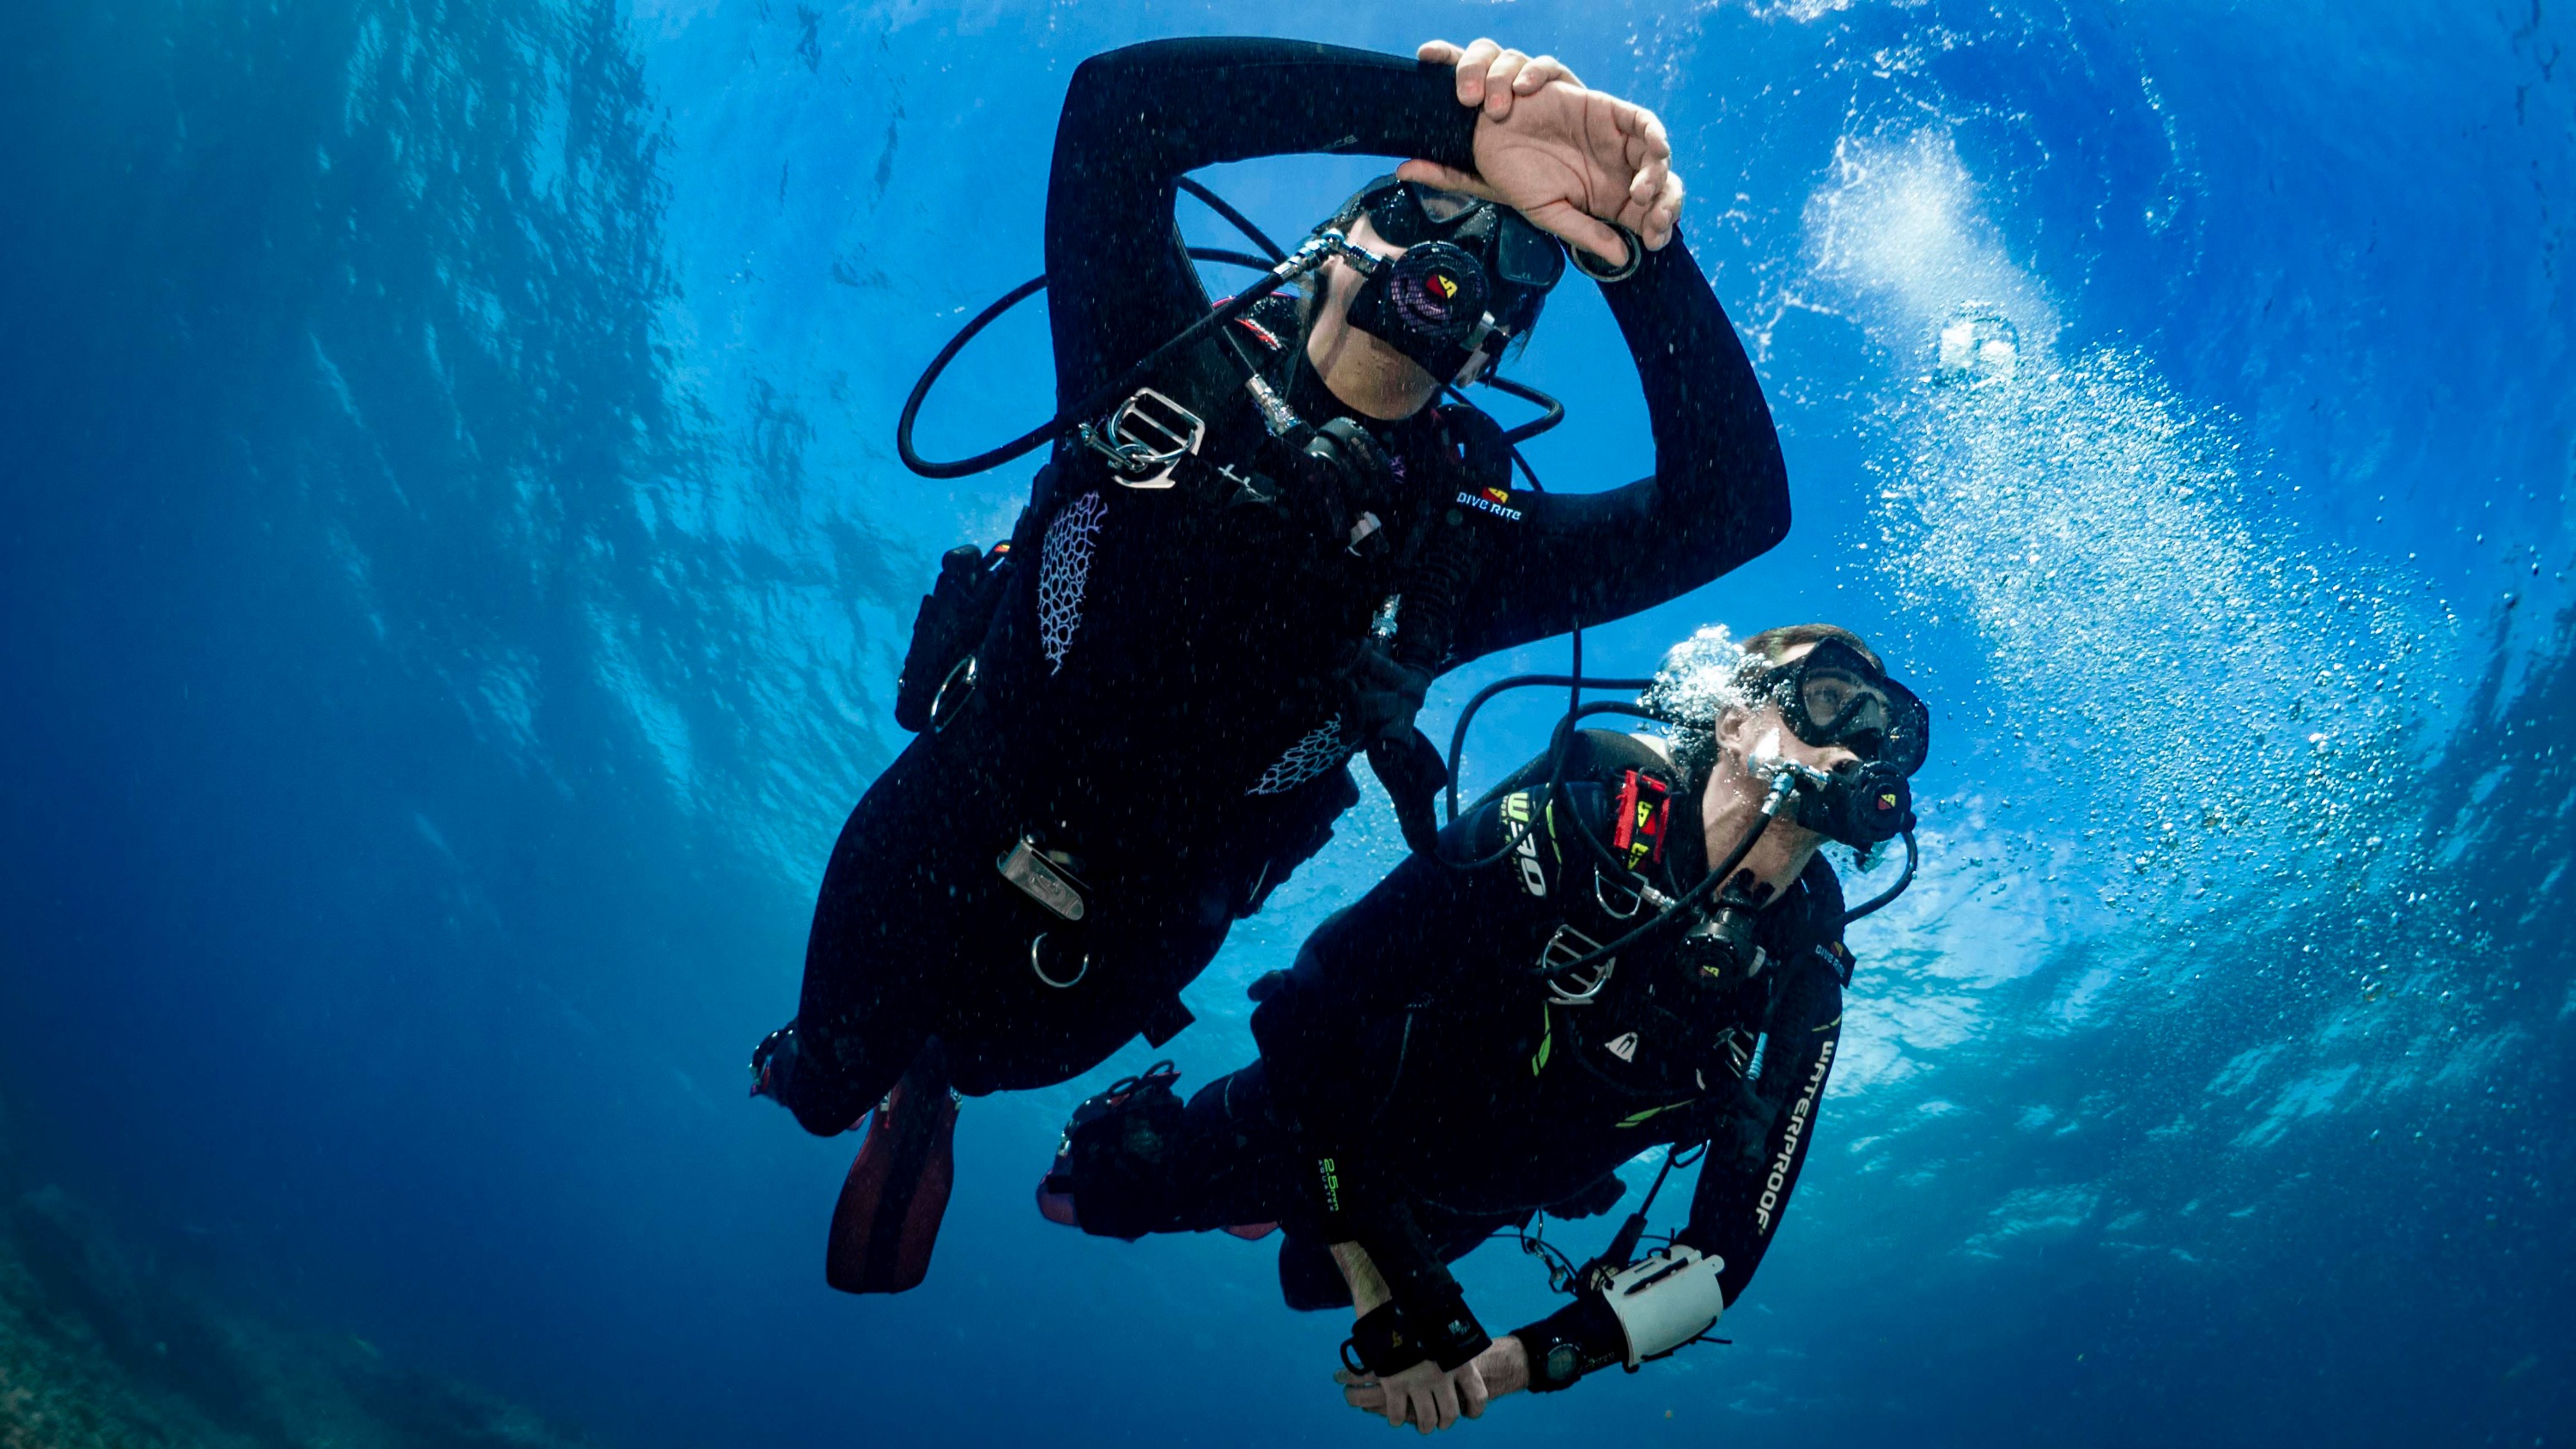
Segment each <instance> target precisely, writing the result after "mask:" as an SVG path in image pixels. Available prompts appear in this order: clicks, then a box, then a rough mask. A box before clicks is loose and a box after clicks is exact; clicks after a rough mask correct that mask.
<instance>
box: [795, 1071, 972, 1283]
mask: <svg viewBox="0 0 2576 1449" xmlns="http://www.w3.org/2000/svg"><path fill="white" fill-rule="evenodd" d="M956 1136H957V1098H956V1097H955V1096H954V1095H952V1094H951V1093H950V1092H949V1090H948V1059H947V1053H945V1052H944V1051H942V1050H941V1049H940V1045H939V1043H938V1042H936V1041H933V1042H931V1043H930V1044H928V1045H927V1046H925V1047H923V1048H922V1052H921V1055H920V1056H919V1057H918V1058H916V1059H915V1060H914V1061H913V1064H912V1067H911V1069H910V1070H908V1071H906V1072H905V1073H904V1074H903V1080H902V1081H900V1082H897V1083H895V1086H894V1090H893V1091H891V1092H888V1093H886V1097H885V1100H884V1101H883V1102H881V1103H879V1104H878V1105H877V1110H876V1113H875V1115H873V1116H872V1117H870V1118H869V1119H868V1135H867V1140H866V1141H864V1142H862V1143H860V1144H859V1155H858V1156H857V1157H856V1158H854V1159H852V1161H851V1163H850V1175H849V1176H848V1177H847V1178H845V1179H843V1181H842V1183H841V1200H840V1201H839V1202H838V1203H836V1204H835V1205H834V1206H833V1208H832V1237H831V1242H830V1245H829V1247H828V1248H827V1249H826V1251H825V1253H824V1259H823V1281H825V1282H827V1283H829V1284H831V1285H832V1286H833V1287H835V1288H838V1289H840V1290H841V1291H842V1292H844V1293H901V1292H904V1291H906V1290H908V1289H911V1288H915V1287H918V1286H920V1283H921V1280H922V1279H923V1277H925V1276H926V1275H928V1273H929V1272H930V1250H931V1248H932V1247H933V1246H935V1245H936V1244H937V1243H938V1241H939V1220H940V1218H941V1217H942V1216H943V1215H944V1214H946V1212H947V1211H948V1190H949V1187H950V1185H951V1184H952V1183H953V1181H954V1180H955V1177H956V1163H955V1161H954V1158H953V1155H952V1153H953V1149H954V1146H955V1142H956Z"/></svg>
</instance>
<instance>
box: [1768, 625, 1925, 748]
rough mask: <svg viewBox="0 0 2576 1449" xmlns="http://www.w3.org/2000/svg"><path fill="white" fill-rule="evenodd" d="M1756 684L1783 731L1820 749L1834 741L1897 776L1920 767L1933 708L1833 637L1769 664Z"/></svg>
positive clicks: (1834, 743)
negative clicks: (1783, 724)
mask: <svg viewBox="0 0 2576 1449" xmlns="http://www.w3.org/2000/svg"><path fill="white" fill-rule="evenodd" d="M1763 684H1764V687H1765V690H1766V692H1767V693H1768V695H1769V697H1770V699H1771V701H1772V702H1773V703H1775V704H1777V705H1779V706H1780V715H1781V718H1782V719H1783V720H1785V721H1786V722H1787V723H1788V726H1789V733H1791V734H1793V735H1796V736H1797V737H1798V738H1799V739H1800V740H1802V741H1804V742H1805V743H1807V744H1810V745H1813V746H1816V747H1817V748H1819V749H1821V748H1823V747H1825V746H1827V745H1840V746H1842V747H1843V748H1844V749H1847V750H1849V751H1851V752H1852V753H1853V754H1855V755H1858V756H1859V757H1860V758H1861V761H1862V763H1864V764H1874V765H1883V766H1885V767H1887V769H1888V770H1889V771H1890V772H1891V773H1893V774H1895V775H1896V776H1898V777H1900V778H1902V777H1905V776H1910V775H1912V774H1913V773H1914V772H1915V771H1917V770H1919V769H1922V768H1923V760H1924V757H1925V756H1926V755H1928V754H1929V753H1930V752H1931V748H1932V712H1931V711H1930V710H1928V709H1925V708H1924V707H1923V701H1922V700H1920V699H1918V698H1916V697H1915V694H1914V691H1912V690H1910V689H1907V688H1906V687H1905V686H1904V685H1901V684H1899V683H1897V682H1896V681H1895V680H1893V679H1890V678H1888V677H1887V674H1886V671H1884V670H1882V669H1880V668H1878V667H1877V666H1876V665H1874V664H1871V663H1870V662H1869V660H1868V659H1867V658H1866V657H1865V656H1863V655H1862V654H1861V652H1860V651H1859V650H1857V649H1854V648H1852V647H1851V646H1850V645H1848V644H1845V643H1844V642H1842V641H1841V640H1839V639H1826V640H1822V641H1820V642H1818V643H1817V645H1816V646H1815V647H1814V648H1812V649H1810V650H1808V651H1807V652H1806V653H1805V654H1802V655H1800V656H1799V657H1798V658H1796V659H1793V660H1791V661H1790V662H1789V663H1787V664H1782V665H1777V666H1774V667H1772V668H1771V669H1770V670H1768V671H1766V673H1765V675H1764V677H1763Z"/></svg>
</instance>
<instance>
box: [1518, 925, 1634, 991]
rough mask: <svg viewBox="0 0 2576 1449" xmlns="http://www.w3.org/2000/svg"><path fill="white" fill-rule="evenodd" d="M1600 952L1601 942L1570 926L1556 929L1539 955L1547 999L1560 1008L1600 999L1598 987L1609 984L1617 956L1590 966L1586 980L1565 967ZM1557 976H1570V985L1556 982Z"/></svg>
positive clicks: (1617, 965)
mask: <svg viewBox="0 0 2576 1449" xmlns="http://www.w3.org/2000/svg"><path fill="white" fill-rule="evenodd" d="M1600 949H1601V943H1600V942H1598V941H1595V940H1593V939H1592V938H1591V937H1589V936H1587V935H1585V934H1583V933H1582V932H1581V931H1578V930H1576V929H1574V928H1573V927H1572V926H1559V927H1557V928H1556V934H1555V935H1553V936H1550V937H1548V938H1547V944H1546V945H1545V946H1543V947H1541V948H1539V953H1538V965H1539V971H1540V973H1541V974H1543V975H1544V976H1546V978H1547V999H1548V1000H1550V1001H1552V1002H1554V1003H1556V1004H1557V1005H1559V1006H1583V1005H1586V1004H1588V1003H1589V1002H1590V1001H1591V1000H1592V998H1594V997H1596V996H1599V995H1600V994H1601V988H1602V987H1604V986H1607V985H1609V984H1610V973H1611V972H1613V971H1616V970H1618V969H1619V958H1618V957H1616V956H1613V957H1611V958H1610V959H1609V960H1607V961H1604V962H1601V963H1600V964H1599V965H1597V966H1595V967H1593V968H1592V974H1591V975H1590V976H1589V977H1585V976H1583V975H1582V973H1580V972H1577V971H1569V970H1568V969H1567V968H1568V967H1571V966H1572V965H1573V964H1574V963H1575V962H1577V961H1580V960H1582V959H1583V958H1584V957H1586V956H1589V955H1591V954H1592V953H1593V952H1595V951H1598V950H1600ZM1560 974H1563V975H1566V976H1570V977H1572V978H1573V983H1572V984H1570V985H1569V984H1568V983H1566V982H1563V981H1559V980H1558V979H1557V977H1558V976H1559V975H1560Z"/></svg>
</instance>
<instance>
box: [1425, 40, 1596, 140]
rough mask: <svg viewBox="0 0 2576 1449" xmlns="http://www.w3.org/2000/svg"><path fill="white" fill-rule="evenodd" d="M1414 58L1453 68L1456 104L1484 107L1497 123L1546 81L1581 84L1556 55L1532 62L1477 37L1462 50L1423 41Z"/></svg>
mask: <svg viewBox="0 0 2576 1449" xmlns="http://www.w3.org/2000/svg"><path fill="white" fill-rule="evenodd" d="M1413 56H1414V59H1416V60H1419V61H1422V62H1424V63H1425V64H1429V65H1452V66H1456V67H1457V68H1458V104H1460V105H1462V106H1483V107H1484V108H1485V114H1486V115H1489V116H1491V117H1493V118H1494V119H1495V120H1497V121H1499V120H1502V119H1504V118H1506V117H1508V116H1510V115H1511V113H1512V101H1513V100H1514V99H1515V98H1516V97H1519V96H1526V95H1530V94H1533V93H1534V92H1536V91H1537V90H1538V88H1539V87H1541V86H1543V85H1546V84H1547V83H1548V82H1549V81H1564V82H1565V83H1566V84H1568V85H1577V86H1579V85H1581V84H1583V82H1582V81H1580V80H1577V79H1576V78H1575V75H1574V72H1573V71H1571V70H1568V69H1566V67H1565V62H1563V61H1561V60H1558V59H1557V58H1556V57H1555V56H1552V55H1542V56H1538V57H1536V58H1535V59H1533V58H1532V57H1531V56H1529V55H1528V54H1526V53H1524V52H1522V51H1517V50H1510V49H1506V48H1505V47H1504V45H1503V44H1502V42H1500V41H1497V40H1486V39H1483V38H1479V39H1477V40H1476V41H1475V42H1474V43H1473V44H1470V45H1468V46H1466V47H1464V48H1463V49H1462V48H1460V47H1459V46H1457V45H1455V44H1452V43H1451V42H1449V41H1446V40H1426V41H1424V42H1422V47H1421V48H1420V49H1419V50H1416V51H1415V52H1414V53H1413Z"/></svg>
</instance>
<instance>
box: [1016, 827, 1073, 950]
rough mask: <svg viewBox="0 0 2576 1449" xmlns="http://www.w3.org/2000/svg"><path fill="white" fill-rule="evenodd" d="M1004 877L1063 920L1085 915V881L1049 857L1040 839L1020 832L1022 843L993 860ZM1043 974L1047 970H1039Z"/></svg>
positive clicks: (1071, 919) (1022, 892)
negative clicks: (1083, 895) (1040, 847)
mask: <svg viewBox="0 0 2576 1449" xmlns="http://www.w3.org/2000/svg"><path fill="white" fill-rule="evenodd" d="M994 869H996V870H999V871H1000V872H1001V873H1002V879H1004V880H1006V881H1009V882H1010V883H1011V884H1013V885H1015V886H1018V887H1019V888H1020V893H1021V894H1022V895H1025V896H1027V897H1028V898H1029V899H1030V900H1033V901H1035V902H1037V903H1038V904H1039V905H1040V906H1043V907H1045V908H1046V910H1047V911H1048V913H1049V914H1051V915H1053V916H1055V917H1056V918H1057V919H1059V920H1063V921H1079V920H1081V919H1082V915H1083V909H1084V907H1083V899H1082V884H1081V882H1079V881H1077V880H1075V879H1074V878H1073V876H1072V874H1071V873H1069V872H1068V871H1066V870H1065V868H1064V867H1062V866H1060V865H1058V864H1056V863H1055V862H1054V861H1052V860H1049V859H1047V857H1046V854H1045V853H1044V852H1043V851H1040V850H1039V849H1038V846H1037V842H1036V841H1035V840H1034V839H1032V838H1030V837H1028V836H1025V835H1023V836H1021V837H1020V839H1019V843H1018V844H1016V845H1014V846H1012V847H1011V848H1010V849H1009V850H1008V851H1006V852H1004V853H1003V855H1002V858H1001V859H1000V860H998V861H995V862H994ZM1040 974H1042V975H1043V974H1044V973H1040Z"/></svg>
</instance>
